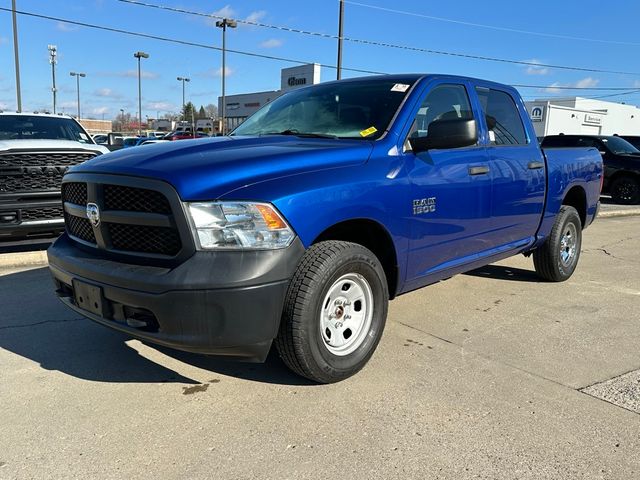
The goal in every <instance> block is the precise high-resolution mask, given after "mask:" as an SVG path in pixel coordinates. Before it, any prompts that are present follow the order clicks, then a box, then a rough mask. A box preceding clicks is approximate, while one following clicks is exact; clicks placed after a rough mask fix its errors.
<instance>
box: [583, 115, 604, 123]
mask: <svg viewBox="0 0 640 480" xmlns="http://www.w3.org/2000/svg"><path fill="white" fill-rule="evenodd" d="M584 123H585V124H588V125H602V117H599V116H598V115H593V114H591V113H585V114H584Z"/></svg>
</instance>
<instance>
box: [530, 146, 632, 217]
mask: <svg viewBox="0 0 640 480" xmlns="http://www.w3.org/2000/svg"><path fill="white" fill-rule="evenodd" d="M565 147H595V148H597V149H598V150H599V151H600V154H601V155H602V161H603V163H604V183H603V185H602V192H603V193H609V194H610V195H611V197H612V198H613V201H614V202H616V203H622V204H626V205H630V204H637V203H640V150H638V149H637V148H636V147H634V146H633V145H631V144H630V143H629V142H627V141H626V140H624V139H623V138H621V137H617V136H604V135H549V136H547V137H545V138H544V140H542V148H565Z"/></svg>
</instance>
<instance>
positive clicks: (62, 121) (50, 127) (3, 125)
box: [0, 115, 93, 144]
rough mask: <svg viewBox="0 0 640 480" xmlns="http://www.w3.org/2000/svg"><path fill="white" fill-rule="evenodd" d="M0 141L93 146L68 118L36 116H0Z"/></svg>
mask: <svg viewBox="0 0 640 480" xmlns="http://www.w3.org/2000/svg"><path fill="white" fill-rule="evenodd" d="M0 140H71V141H74V142H80V143H89V144H93V141H92V140H91V138H90V137H89V136H88V135H87V134H86V133H85V131H84V130H82V128H81V127H80V126H79V125H78V124H77V123H76V122H75V121H73V120H71V119H70V118H65V117H60V118H56V117H44V116H38V115H33V116H31V115H0Z"/></svg>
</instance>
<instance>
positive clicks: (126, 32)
mask: <svg viewBox="0 0 640 480" xmlns="http://www.w3.org/2000/svg"><path fill="white" fill-rule="evenodd" d="M0 11H5V12H11V9H9V8H5V7H0ZM16 13H17V14H18V15H24V16H27V17H34V18H40V19H43V20H52V21H55V22H62V23H68V24H70V25H77V26H79V27H87V28H93V29H96V30H104V31H107V32H113V33H121V34H123V35H130V36H134V37H141V38H148V39H151V40H159V41H162V42H168V43H176V44H180V45H187V46H190V47H198V48H206V49H208V50H216V51H222V48H220V47H216V46H213V45H206V44H204V43H197V42H190V41H188V40H179V39H176V38H170V37H162V36H160V35H152V34H148V33H141V32H134V31H131V30H123V29H121V28H114V27H105V26H103V25H96V24H92V23H86V22H78V21H75V20H67V19H64V18H59V17H52V16H50V15H41V14H38V13H32V12H25V11H20V10H16ZM226 51H227V52H228V53H236V54H238V55H245V56H248V57H257V58H265V59H267V60H277V61H280V62H288V63H297V64H300V65H304V64H307V63H313V62H309V61H307V60H295V59H292V58H285V57H277V56H275V55H265V54H261V53H253V52H245V51H242V50H232V49H229V48H227V49H226ZM318 65H320V66H321V67H325V68H333V69H335V68H336V66H335V65H328V64H323V63H319V64H318ZM342 70H348V71H350V72H356V73H369V74H374V75H384V74H386V72H377V71H375V70H364V69H360V68H347V67H342Z"/></svg>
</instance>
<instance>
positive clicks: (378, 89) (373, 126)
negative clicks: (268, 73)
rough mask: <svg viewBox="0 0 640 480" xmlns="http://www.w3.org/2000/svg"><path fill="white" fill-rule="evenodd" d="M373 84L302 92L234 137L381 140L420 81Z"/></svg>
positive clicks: (373, 81) (286, 97) (272, 107)
mask: <svg viewBox="0 0 640 480" xmlns="http://www.w3.org/2000/svg"><path fill="white" fill-rule="evenodd" d="M397 80H398V79H397V78H396V79H395V80H389V79H369V80H359V81H347V82H336V83H328V84H325V85H322V84H321V85H316V86H313V87H309V88H302V89H299V90H295V91H292V92H289V93H286V94H284V95H283V96H281V97H279V98H277V99H276V100H274V101H273V102H271V103H269V104H268V105H265V106H264V107H263V108H261V109H260V110H258V112H256V113H255V114H254V115H253V116H251V117H249V119H247V120H246V121H245V122H244V123H243V124H242V125H240V126H239V127H238V128H236V129H235V130H234V131H233V133H232V134H231V135H276V134H280V135H298V136H320V137H324V136H327V137H335V138H358V139H367V140H375V139H377V138H379V137H381V136H382V135H383V134H384V132H385V130H386V129H387V128H388V127H389V123H390V122H391V119H392V118H393V116H394V114H395V113H396V110H398V107H399V106H400V104H401V103H402V101H403V100H404V97H405V96H406V95H407V92H408V91H409V89H410V88H411V86H412V85H413V83H414V82H415V79H407V80H406V81H403V82H402V83H397Z"/></svg>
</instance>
